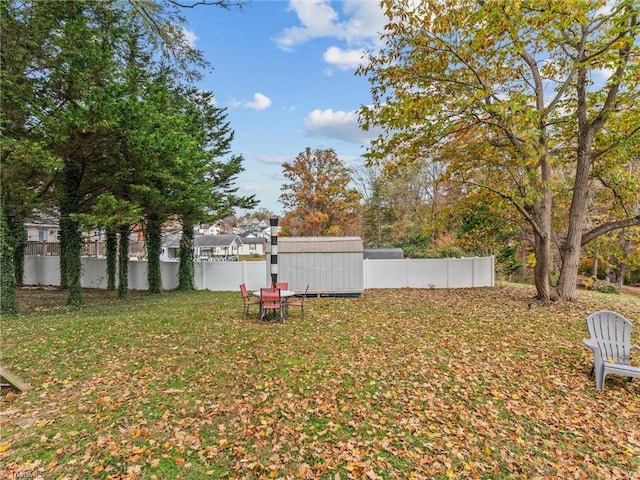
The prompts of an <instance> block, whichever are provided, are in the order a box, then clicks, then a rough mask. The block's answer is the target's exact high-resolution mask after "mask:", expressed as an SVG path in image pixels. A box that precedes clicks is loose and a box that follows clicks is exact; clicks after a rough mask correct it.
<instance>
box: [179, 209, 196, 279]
mask: <svg viewBox="0 0 640 480" xmlns="http://www.w3.org/2000/svg"><path fill="white" fill-rule="evenodd" d="M193 238H194V234H193V224H192V223H191V222H190V221H188V220H185V219H182V238H180V266H179V270H178V289H179V290H194V289H195V286H194V282H193V275H194V271H193V258H194V254H193Z"/></svg>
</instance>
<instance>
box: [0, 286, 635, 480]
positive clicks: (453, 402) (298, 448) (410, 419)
mask: <svg viewBox="0 0 640 480" xmlns="http://www.w3.org/2000/svg"><path fill="white" fill-rule="evenodd" d="M533 294H534V291H533V289H531V288H530V287H526V286H515V285H505V286H500V287H497V288H493V289H474V290H413V289H402V290H367V291H366V292H365V294H364V295H363V296H362V297H361V298H312V299H308V300H307V303H306V305H305V317H304V320H301V319H300V318H299V316H298V315H296V313H297V312H292V314H291V317H290V318H289V319H288V320H287V322H285V323H284V324H273V323H259V322H258V321H257V320H256V319H247V320H245V321H244V322H243V321H242V306H241V304H242V302H241V298H240V295H239V293H232V292H202V291H200V292H191V293H177V292H176V293H169V294H163V295H157V296H137V297H135V298H134V299H133V300H132V301H130V302H129V303H121V302H117V301H113V302H105V301H101V302H97V303H94V304H92V305H91V306H90V307H86V308H83V309H80V310H68V309H55V308H53V309H49V310H46V311H40V312H37V313H30V314H23V315H20V316H17V317H15V318H7V319H3V321H2V365H3V366H6V367H8V368H10V369H11V370H12V371H13V372H14V373H16V374H17V375H19V376H20V377H22V378H23V379H24V380H26V381H28V382H29V383H31V384H32V386H33V387H34V388H33V389H32V390H30V391H29V392H27V393H23V394H19V395H14V396H13V398H11V396H9V397H6V396H4V395H3V402H2V403H1V404H0V406H1V409H0V432H1V433H0V435H1V437H0V471H1V472H2V473H0V478H4V477H3V476H2V475H3V474H4V475H6V476H7V477H8V478H15V475H17V474H18V473H22V474H26V473H28V474H32V475H34V476H35V475H37V474H39V475H42V476H45V477H46V478H49V477H51V478H104V479H135V478H145V479H152V478H184V479H190V478H193V479H199V478H230V479H234V478H242V479H245V478H249V479H253V478H255V479H263V478H264V479H272V478H280V479H298V478H299V479H316V478H319V479H331V480H335V479H368V480H373V479H409V478H415V479H439V478H442V479H454V478H465V479H482V478H492V479H493V478H498V479H499V478H510V479H511V478H521V479H532V478H540V479H549V478H558V479H565V478H576V479H590V478H593V479H597V478H613V479H615V478H619V479H629V478H633V477H634V476H640V429H639V428H638V426H639V425H640V423H639V419H640V401H638V400H639V395H640V382H638V381H637V380H635V381H634V382H632V383H627V382H626V381H625V379H622V378H619V377H615V376H613V377H609V378H608V380H607V385H606V388H605V390H604V391H603V392H597V391H596V390H595V381H594V380H593V379H592V378H590V377H589V370H590V367H591V353H590V351H588V350H587V349H586V348H584V347H583V346H582V343H581V339H582V338H584V337H585V336H586V335H587V332H586V324H585V318H586V316H587V314H588V313H590V312H592V311H594V310H597V309H602V308H608V309H612V310H616V311H618V312H620V313H621V314H623V315H624V316H626V317H627V318H629V319H630V320H631V321H632V322H633V321H634V320H635V323H636V325H638V327H636V329H638V328H640V302H638V301H637V299H634V298H632V297H624V296H611V295H603V294H597V293H589V292H580V297H579V302H577V303H575V304H555V305H551V306H542V305H537V304H534V303H532V302H531V300H530V299H531V297H532V296H533ZM637 335H638V333H637V332H635V336H634V338H633V341H634V343H640V341H638V337H637ZM635 361H636V364H637V362H638V361H640V358H635Z"/></svg>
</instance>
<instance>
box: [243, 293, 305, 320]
mask: <svg viewBox="0 0 640 480" xmlns="http://www.w3.org/2000/svg"><path fill="white" fill-rule="evenodd" d="M260 292H261V291H260V290H255V291H254V292H252V293H253V295H255V296H256V297H258V298H260V301H262V298H261V295H260ZM295 294H296V292H295V291H293V290H280V308H281V309H282V318H283V319H284V318H285V317H286V314H287V309H286V299H287V298H289V297H293V296H294V295H295ZM273 314H274V316H275V310H274V312H273ZM260 315H261V319H262V305H260Z"/></svg>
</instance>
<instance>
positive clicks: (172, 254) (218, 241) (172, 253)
mask: <svg viewBox="0 0 640 480" xmlns="http://www.w3.org/2000/svg"><path fill="white" fill-rule="evenodd" d="M181 238H182V234H181V233H171V234H168V235H165V236H164V237H163V242H162V250H161V253H160V259H161V260H164V261H168V262H177V261H178V260H179V259H180V239H181ZM193 242H194V245H193V250H194V256H195V259H196V260H207V261H227V262H228V261H235V260H238V255H239V254H240V253H239V251H240V248H241V247H242V240H241V239H240V237H239V236H238V235H233V234H229V235H196V236H195V238H194V241H193Z"/></svg>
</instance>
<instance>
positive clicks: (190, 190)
mask: <svg viewBox="0 0 640 480" xmlns="http://www.w3.org/2000/svg"><path fill="white" fill-rule="evenodd" d="M205 3H210V4H215V5H218V6H221V7H226V8H228V7H230V6H231V4H232V3H236V2H227V1H215V2H205ZM0 9H1V11H0V17H1V18H2V32H1V51H0V55H1V58H0V60H1V64H2V69H1V75H2V77H1V81H2V84H1V87H2V88H1V90H2V111H1V114H2V118H1V128H2V132H1V133H2V143H3V145H2V155H1V161H2V164H1V166H2V169H1V175H2V177H1V180H2V215H1V230H0V246H1V257H2V258H1V263H2V272H1V276H2V302H1V308H2V311H3V312H12V311H15V310H16V309H17V302H16V287H17V286H18V285H20V283H21V281H22V268H23V262H24V249H25V245H26V238H25V233H24V227H23V222H24V219H25V218H26V217H28V216H29V215H30V214H31V213H32V212H34V210H36V209H37V210H40V211H45V212H51V213H54V214H55V215H56V216H58V217H59V218H60V249H61V251H60V278H61V284H62V285H63V286H64V287H66V288H67V289H68V303H69V304H71V305H78V304H80V303H81V302H82V288H81V283H80V280H81V272H82V266H81V262H80V254H81V247H82V232H83V231H86V230H88V229H91V228H96V227H98V228H101V229H103V230H104V231H106V240H107V265H108V266H107V274H108V279H109V287H110V288H115V286H116V284H117V288H118V293H119V295H120V297H126V295H127V290H128V288H127V287H128V285H127V273H128V272H127V260H128V239H129V233H130V228H131V226H132V225H134V224H137V223H138V224H142V225H144V233H145V237H146V243H147V248H148V259H149V268H148V281H149V289H150V291H152V292H159V291H160V288H161V278H160V263H159V256H160V247H161V244H160V242H161V226H162V224H163V223H164V222H165V221H166V220H167V219H168V218H169V217H174V218H177V219H179V221H180V222H181V224H182V231H183V237H182V241H181V255H182V256H181V263H180V274H179V283H180V288H181V289H192V288H193V263H192V261H186V259H187V258H190V257H192V256H193V226H194V225H195V224H196V223H198V222H202V221H207V220H208V221H212V220H215V219H218V218H223V217H225V216H227V215H229V214H230V213H231V212H232V211H233V208H234V207H242V208H252V207H253V206H255V204H256V202H255V199H254V198H253V197H252V196H251V197H243V196H239V195H238V194H237V187H236V186H235V185H234V182H235V180H236V178H237V175H238V174H239V173H240V172H241V171H242V170H243V167H242V162H243V158H242V157H241V156H239V155H234V154H233V153H232V151H231V143H232V141H233V137H234V133H233V130H232V129H231V127H230V125H229V123H228V122H227V120H226V111H225V109H222V108H218V107H216V106H215V103H214V97H213V93H212V92H207V91H202V90H199V89H197V88H196V87H195V81H196V80H197V79H198V78H199V75H200V72H201V71H202V69H204V68H206V67H207V64H206V62H205V61H204V59H203V57H202V54H201V52H199V51H197V50H194V49H193V48H191V46H190V45H189V43H188V42H187V39H186V38H185V36H184V33H183V32H184V31H183V30H182V28H181V26H182V25H183V23H184V19H183V18H182V17H181V16H180V14H179V5H178V3H177V2H171V1H166V2H165V1H162V0H157V1H144V2H143V1H139V0H130V1H128V2H119V1H109V0H106V1H105V0H78V1H74V2H64V3H62V2H48V1H40V0H20V1H17V0H15V1H6V2H5V1H3V2H1V3H0ZM118 244H119V248H118ZM116 252H118V253H117V255H118V257H117V256H116ZM116 264H117V265H118V267H119V268H116ZM116 271H117V272H118V278H117V279H116V278H115V275H116Z"/></svg>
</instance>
